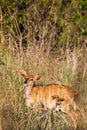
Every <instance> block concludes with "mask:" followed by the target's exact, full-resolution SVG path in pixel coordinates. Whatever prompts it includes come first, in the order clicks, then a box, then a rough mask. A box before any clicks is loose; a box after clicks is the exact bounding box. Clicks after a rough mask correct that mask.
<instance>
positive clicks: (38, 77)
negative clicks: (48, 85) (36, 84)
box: [34, 74, 42, 80]
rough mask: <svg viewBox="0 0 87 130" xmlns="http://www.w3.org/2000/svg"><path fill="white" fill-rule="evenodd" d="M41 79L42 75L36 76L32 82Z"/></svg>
mask: <svg viewBox="0 0 87 130" xmlns="http://www.w3.org/2000/svg"><path fill="white" fill-rule="evenodd" d="M41 77H42V74H38V75H36V76H35V77H34V80H39V79H40V78H41Z"/></svg>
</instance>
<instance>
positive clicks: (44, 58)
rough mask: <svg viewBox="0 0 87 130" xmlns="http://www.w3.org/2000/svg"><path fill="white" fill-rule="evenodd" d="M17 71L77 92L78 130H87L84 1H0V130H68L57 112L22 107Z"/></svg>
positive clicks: (86, 12)
mask: <svg viewBox="0 0 87 130" xmlns="http://www.w3.org/2000/svg"><path fill="white" fill-rule="evenodd" d="M19 68H24V69H25V70H27V71H28V72H29V73H31V74H34V75H35V74H37V73H44V75H43V77H42V79H41V80H40V81H39V82H40V83H41V84H47V83H48V84H49V83H54V82H55V83H57V82H59V81H60V82H61V83H62V84H65V85H68V86H70V87H72V88H75V89H77V90H78V92H79V102H78V103H79V106H80V108H81V112H79V117H78V126H77V130H86V129H87V0H0V130H71V129H73V126H72V121H71V120H70V118H69V117H67V115H64V114H63V113H61V112H58V113H57V114H53V115H52V114H51V116H50V114H49V113H47V114H46V115H45V116H42V115H43V113H41V112H37V111H36V110H31V109H30V110H28V109H27V108H26V107H25V105H24V101H23V94H22V90H23V79H22V77H21V76H20V75H19V73H18V70H19ZM81 115H83V117H82V116H81Z"/></svg>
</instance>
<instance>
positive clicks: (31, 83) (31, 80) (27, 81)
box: [19, 69, 42, 87]
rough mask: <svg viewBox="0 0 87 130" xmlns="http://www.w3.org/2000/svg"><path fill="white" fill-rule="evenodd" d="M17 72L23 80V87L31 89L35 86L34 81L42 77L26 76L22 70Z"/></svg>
mask: <svg viewBox="0 0 87 130" xmlns="http://www.w3.org/2000/svg"><path fill="white" fill-rule="evenodd" d="M19 72H20V74H21V75H22V76H23V77H24V78H25V81H24V86H26V87H33V86H34V84H35V81H36V80H39V79H40V78H41V77H42V75H41V74H38V75H36V76H33V75H30V74H27V73H26V71H24V70H23V69H20V70H19Z"/></svg>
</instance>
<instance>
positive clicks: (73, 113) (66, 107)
mask: <svg viewBox="0 0 87 130" xmlns="http://www.w3.org/2000/svg"><path fill="white" fill-rule="evenodd" d="M62 112H64V113H66V114H67V115H68V116H69V117H70V118H71V119H72V121H73V123H74V128H75V129H76V126H77V113H76V111H75V110H74V109H70V104H69V103H68V102H66V101H65V102H63V103H62Z"/></svg>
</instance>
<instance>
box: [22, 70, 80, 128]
mask: <svg viewBox="0 0 87 130" xmlns="http://www.w3.org/2000/svg"><path fill="white" fill-rule="evenodd" d="M19 72H20V74H21V75H22V76H23V77H24V78H25V81H24V85H25V89H24V99H25V104H26V106H31V104H32V105H33V107H36V106H37V105H40V103H41V102H42V103H43V104H44V106H45V107H46V108H47V109H50V110H52V109H55V111H58V110H59V109H60V110H61V111H62V112H64V113H66V114H67V115H68V116H69V117H71V119H72V121H73V123H74V126H75V128H76V125H77V123H76V122H77V112H76V110H77V103H76V101H75V99H76V97H77V95H78V92H77V91H76V90H74V89H72V88H70V87H68V86H65V85H61V84H50V85H42V86H40V85H39V86H38V85H35V81H36V80H39V79H40V78H41V77H42V75H41V74H38V75H36V76H33V75H30V74H27V73H26V71H24V70H23V69H20V70H19ZM57 100H58V101H60V103H59V104H57ZM71 107H72V108H71Z"/></svg>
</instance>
